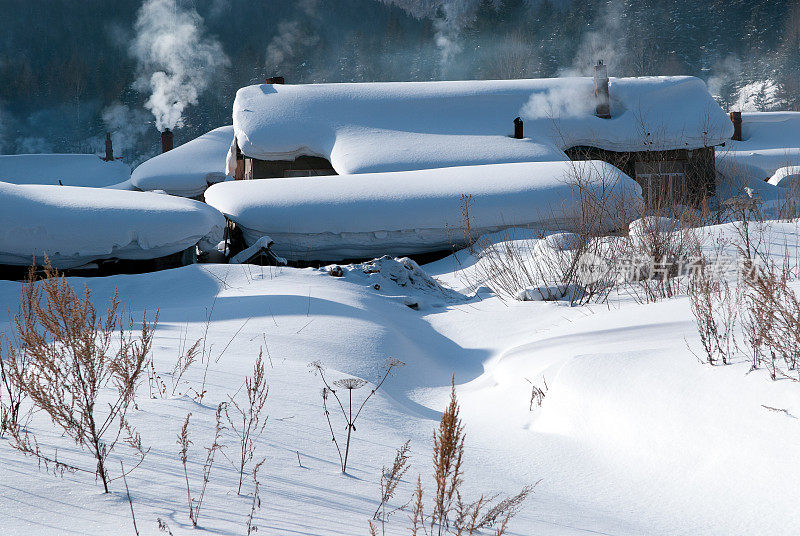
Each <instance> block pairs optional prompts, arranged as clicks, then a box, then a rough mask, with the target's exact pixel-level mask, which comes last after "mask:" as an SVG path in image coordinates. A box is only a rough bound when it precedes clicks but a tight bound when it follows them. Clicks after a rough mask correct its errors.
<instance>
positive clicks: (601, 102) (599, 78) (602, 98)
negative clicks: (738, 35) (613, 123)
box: [594, 60, 611, 119]
mask: <svg viewBox="0 0 800 536" xmlns="http://www.w3.org/2000/svg"><path fill="white" fill-rule="evenodd" d="M594 98H595V103H596V104H595V106H596V107H595V115H596V116H597V117H600V118H602V119H610V118H611V99H610V97H609V93H608V71H607V70H606V66H605V65H604V64H603V60H598V61H597V65H595V66H594Z"/></svg>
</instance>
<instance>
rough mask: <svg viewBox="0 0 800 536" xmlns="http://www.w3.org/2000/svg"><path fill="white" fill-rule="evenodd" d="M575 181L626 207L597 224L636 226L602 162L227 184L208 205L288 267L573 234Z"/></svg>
mask: <svg viewBox="0 0 800 536" xmlns="http://www.w3.org/2000/svg"><path fill="white" fill-rule="evenodd" d="M576 174H578V175H580V176H581V177H582V178H583V179H584V181H585V182H584V183H583V188H584V189H583V192H585V193H588V192H589V191H592V192H594V195H595V198H596V199H600V198H605V199H608V200H623V201H625V200H628V201H629V202H622V203H620V204H621V205H622V206H624V207H628V208H630V209H632V210H631V213H630V214H620V213H618V212H616V211H614V209H613V208H612V207H613V206H616V203H609V213H608V214H604V215H602V217H600V216H598V222H597V223H598V225H600V226H603V227H604V228H605V229H606V230H612V229H618V228H620V227H621V226H622V225H624V224H626V223H628V222H629V221H630V220H631V219H633V218H634V217H635V214H634V213H633V212H634V211H635V207H636V206H638V203H640V202H641V188H640V187H639V185H638V184H636V183H635V182H634V181H633V180H632V179H631V178H630V177H628V176H626V175H625V174H624V173H622V172H621V171H619V169H617V168H615V167H614V166H612V165H610V164H608V163H606V162H599V161H586V162H568V161H559V162H518V163H509V164H486V165H478V166H455V167H444V168H434V169H421V170H413V171H395V172H383V173H364V174H350V175H341V176H338V177H333V178H329V179H324V178H319V177H301V178H276V179H271V180H252V181H227V182H223V183H219V184H215V185H213V186H211V187H210V188H209V189H208V190H207V191H206V194H205V198H206V202H207V203H208V204H209V205H211V206H213V207H214V208H216V209H218V210H219V211H220V212H222V213H223V214H224V215H225V216H226V217H227V218H228V219H229V221H231V222H234V223H235V229H236V230H237V232H238V231H241V233H242V238H243V239H244V245H246V246H254V245H256V244H258V242H259V240H262V242H266V243H269V242H274V244H273V246H272V251H273V252H275V253H276V254H277V255H280V256H282V257H286V258H288V259H289V260H292V261H342V260H344V259H364V258H374V257H376V256H381V255H414V254H421V253H433V252H441V251H444V250H450V249H451V248H452V247H461V246H464V245H466V244H469V243H470V242H471V241H472V240H474V239H476V238H477V237H479V236H481V235H484V234H488V233H491V232H494V231H498V230H501V229H506V228H510V227H525V228H528V229H532V230H536V231H543V232H546V231H548V230H554V229H558V230H563V231H573V230H576V229H575V228H574V226H575V224H576V222H578V221H580V220H579V218H578V217H577V214H579V211H580V204H581V202H582V201H583V199H584V197H583V195H582V192H581V189H580V188H576V184H575V182H574V180H575V175H576ZM622 220H624V221H622ZM265 236H268V237H269V240H263V237H265Z"/></svg>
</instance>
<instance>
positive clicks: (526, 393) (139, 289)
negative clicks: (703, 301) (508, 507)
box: [0, 224, 800, 536]
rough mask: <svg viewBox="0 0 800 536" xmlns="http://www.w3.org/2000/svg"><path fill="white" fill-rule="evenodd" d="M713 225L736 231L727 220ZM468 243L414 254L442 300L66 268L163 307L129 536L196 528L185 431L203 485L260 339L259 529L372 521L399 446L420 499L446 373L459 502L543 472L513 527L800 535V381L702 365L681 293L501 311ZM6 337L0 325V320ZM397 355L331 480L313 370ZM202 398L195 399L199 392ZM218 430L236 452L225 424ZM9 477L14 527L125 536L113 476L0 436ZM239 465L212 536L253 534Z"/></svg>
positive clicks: (345, 277) (401, 282) (331, 452)
mask: <svg viewBox="0 0 800 536" xmlns="http://www.w3.org/2000/svg"><path fill="white" fill-rule="evenodd" d="M710 232H713V233H714V234H715V236H728V237H732V236H735V231H734V229H732V228H731V226H730V225H727V226H722V227H717V228H711V231H710ZM768 236H770V237H772V239H771V240H770V241H769V243H768V244H767V245H768V246H769V248H771V249H770V251H771V253H772V255H773V256H774V258H776V259H777V258H781V257H786V258H789V259H791V262H792V263H795V262H796V258H797V256H796V255H794V253H793V252H794V251H796V247H797V246H798V244H799V243H800V239H799V237H800V232H798V228H797V226H796V225H795V224H782V225H780V226H776V227H775V231H774V232H772V233H770V234H769V235H768ZM712 242H713V240H712ZM787 252H788V253H787ZM470 255H471V254H469V253H468V252H462V254H461V257H460V258H459V259H456V258H454V257H448V258H446V259H443V260H441V261H438V262H437V263H435V264H432V265H427V266H423V269H424V270H425V271H427V272H428V273H429V274H430V275H433V276H436V277H437V278H438V279H439V280H440V281H441V282H443V283H444V284H445V285H446V286H449V287H450V290H447V289H443V288H440V287H438V286H437V285H436V284H432V283H431V281H430V280H429V279H428V278H427V277H425V276H424V275H423V274H422V273H421V272H418V271H417V268H415V266H414V265H413V264H410V263H406V264H403V263H394V262H389V260H383V261H381V262H379V263H373V264H370V265H360V266H346V267H343V269H342V270H341V277H332V276H331V275H330V274H329V272H328V271H327V270H325V269H292V268H269V267H258V266H250V265H195V266H188V267H185V268H180V269H176V270H168V271H164V272H159V273H154V274H146V275H135V276H115V277H108V278H96V279H75V278H73V279H71V280H70V281H71V283H72V284H73V285H74V286H76V288H82V287H83V285H87V286H88V287H89V288H90V289H91V290H92V291H93V293H94V294H93V296H94V300H95V302H96V303H98V304H100V305H102V304H103V303H104V302H105V300H107V299H108V297H109V296H110V295H112V294H113V292H114V290H115V289H117V290H118V291H119V293H120V297H121V298H122V299H123V300H125V301H126V302H127V301H130V303H131V306H132V308H133V310H134V316H135V317H137V315H140V314H141V313H142V311H144V310H147V311H148V312H149V315H150V316H151V317H152V316H153V314H154V312H155V311H156V309H158V310H159V327H158V330H157V333H156V340H155V347H154V358H155V369H156V371H157V373H158V374H159V375H160V376H161V378H162V379H163V380H164V381H165V383H166V385H167V386H168V390H169V392H168V394H167V396H166V397H165V398H163V399H162V398H160V397H158V396H156V397H155V398H153V399H149V398H148V388H147V382H146V381H145V383H144V385H143V386H142V388H141V389H140V391H139V394H138V397H137V408H136V409H135V410H132V411H131V413H130V415H129V417H130V420H131V422H132V423H133V424H134V425H135V426H136V427H137V428H138V429H139V431H140V432H141V434H142V440H143V442H144V444H145V446H149V447H151V451H150V454H149V455H148V457H147V458H146V459H145V462H144V464H143V465H142V467H140V468H139V469H138V470H137V471H136V472H134V473H133V474H132V475H131V476H129V477H128V485H129V487H130V492H131V497H132V500H133V507H134V510H135V512H136V519H137V523H138V527H139V530H140V532H141V534H159V532H158V528H157V519H158V518H161V519H162V520H163V521H164V522H166V523H167V524H168V525H169V528H170V530H171V531H172V533H173V534H175V535H176V536H177V535H179V534H199V533H202V532H200V531H199V530H194V529H192V528H191V523H190V521H189V518H188V515H187V507H186V490H185V484H184V476H183V471H182V468H181V465H180V461H179V448H180V447H179V445H178V444H176V439H177V434H178V432H179V431H180V428H181V425H182V423H183V420H184V418H185V416H186V414H187V413H192V417H191V426H190V434H191V440H192V441H193V444H192V445H191V448H190V451H189V459H190V463H189V468H190V475H189V476H190V479H191V481H192V485H193V486H195V485H199V479H200V473H201V471H202V463H203V461H204V460H205V451H204V450H203V447H204V446H208V445H210V442H211V440H212V436H213V424H214V413H215V407H216V405H217V403H219V402H221V401H226V400H228V396H234V397H236V396H241V395H242V393H241V391H240V389H241V387H242V384H243V381H244V378H245V376H246V375H249V374H250V371H251V369H252V365H253V362H254V360H255V359H256V357H257V356H258V353H259V349H260V348H263V350H264V359H265V361H266V362H267V379H268V382H269V385H270V393H269V398H268V402H267V411H268V413H269V421H268V423H267V427H266V429H265V432H264V434H263V436H262V437H261V438H260V440H259V441H258V442H257V451H256V452H257V457H259V458H260V457H262V456H263V457H265V458H266V462H265V464H264V465H263V467H262V470H261V474H260V477H259V478H260V480H261V492H260V493H261V499H262V505H263V506H262V508H261V509H260V510H258V511H257V512H256V516H255V523H256V525H258V527H259V533H262V534H276V535H277V534H306V535H333V534H339V535H350V534H366V533H368V529H367V520H368V519H369V518H370V517H371V516H372V513H373V512H374V510H375V508H376V506H377V503H378V496H379V489H378V481H379V479H380V473H381V467H382V466H384V465H388V464H390V462H391V458H392V457H393V454H394V450H395V449H396V448H397V447H399V446H400V445H401V444H402V443H403V442H404V441H406V440H407V439H411V442H412V443H411V445H412V459H411V462H412V467H411V470H410V471H409V473H408V475H407V476H406V478H405V479H404V481H403V482H402V483H401V485H400V487H399V489H398V492H397V498H396V499H395V501H394V502H395V506H401V505H402V504H404V503H405V502H406V501H407V500H409V499H410V498H411V495H412V493H413V487H414V484H415V479H416V475H417V474H421V475H422V476H423V484H424V485H425V486H426V489H428V490H430V488H431V486H432V481H431V474H430V466H431V464H430V456H431V431H432V429H433V428H434V427H435V425H436V424H437V422H438V419H439V416H440V413H439V412H440V411H441V410H442V409H443V408H444V405H445V402H446V399H447V394H448V386H449V382H450V377H451V374H455V381H456V384H457V391H458V395H459V397H460V401H461V404H462V417H463V419H464V423H465V425H466V432H467V439H466V441H467V443H466V449H467V450H466V459H465V464H466V467H465V470H466V479H465V480H466V482H465V492H466V493H467V494H468V495H469V496H470V497H473V498H477V496H478V495H479V494H480V493H488V494H492V493H496V492H505V493H510V492H516V491H517V490H519V488H521V487H522V486H523V485H525V484H531V483H535V482H537V481H540V480H541V482H539V484H538V485H537V486H536V488H535V494H534V495H533V497H532V498H531V499H530V500H529V501H528V502H527V503H526V505H525V508H524V509H523V510H522V512H521V514H520V515H519V517H518V518H516V519H515V520H514V522H513V523H512V530H511V533H512V534H519V535H523V534H543V535H547V536H552V535H581V534H613V535H640V534H652V535H656V534H659V535H660V534H664V535H667V534H669V535H675V534H682V535H699V534H703V535H706V534H707V535H716V534H748V535H753V534H763V535H779V534H786V535H789V534H796V533H797V532H798V530H800V513H798V510H797V508H796V504H795V503H796V498H795V492H796V490H797V489H798V485H800V469H799V468H798V467H800V466H798V465H797V464H796V463H794V462H793V461H794V460H795V459H796V458H797V456H798V445H800V428H799V427H798V425H797V418H796V417H798V416H800V390H799V389H798V386H797V384H796V383H795V382H791V381H778V382H773V381H771V380H769V378H768V376H767V374H766V372H764V371H763V370H759V371H755V372H751V373H748V364H747V363H746V362H744V359H742V360H741V361H742V362H739V363H737V364H733V365H729V366H725V367H710V366H708V365H703V364H700V363H699V362H698V359H697V358H696V357H695V356H694V355H693V353H692V350H695V351H696V350H697V345H698V341H697V331H696V328H695V325H694V319H693V317H692V315H691V313H690V304H689V299H688V298H687V297H685V296H683V297H678V298H675V299H671V300H665V301H661V302H658V303H654V304H638V303H636V302H635V301H634V300H631V299H630V298H626V297H620V296H616V297H612V298H611V299H610V300H609V304H608V305H592V306H585V307H569V306H567V305H566V304H565V303H563V302H518V301H513V300H511V301H509V300H505V301H504V300H501V299H500V298H498V297H496V296H493V295H492V294H491V293H490V292H489V291H488V290H487V289H486V287H485V286H479V287H478V288H477V292H475V291H474V290H469V289H470V288H472V289H474V288H475V287H474V285H473V284H472V283H473V280H472V278H471V277H470V276H469V274H468V273H466V272H465V270H468V268H469V266H470V263H471V262H473V261H471V260H470ZM404 270H405V272H404ZM337 272H338V271H337V270H334V271H333V273H334V275H339V273H337ZM19 291H20V285H19V284H18V283H13V282H0V304H2V306H3V307H4V308H5V307H9V308H11V309H12V310H14V308H15V306H16V303H17V298H18V294H19ZM456 291H460V292H461V293H458V292H456ZM412 306H415V307H412ZM207 322H208V325H206V323H207ZM7 329H10V325H9V324H8V323H7V322H4V323H2V324H0V330H7ZM206 330H207V333H208V340H207V346H206V354H207V358H206V359H205V361H204V362H198V363H197V364H195V365H194V366H193V367H192V368H190V369H189V371H188V372H187V373H186V374H185V375H184V377H183V379H182V380H181V381H179V382H177V385H176V389H175V394H174V395H173V394H172V379H171V377H170V373H169V372H170V371H171V370H172V369H173V367H174V365H175V360H176V357H177V355H178V354H179V353H180V352H181V348H184V347H185V346H186V342H185V341H189V343H191V342H192V341H193V340H195V339H197V338H199V337H201V336H202V335H203V333H205V332H206ZM390 356H391V357H394V358H397V359H401V360H402V361H404V362H405V363H406V366H404V367H401V368H400V369H398V370H397V372H396V374H394V375H393V376H392V377H390V378H389V379H388V380H387V381H386V383H385V384H384V386H383V387H382V388H381V390H380V391H378V393H377V394H376V396H375V397H373V399H372V400H371V401H370V402H369V404H368V405H367V406H366V409H365V411H364V414H363V415H362V417H360V419H361V420H360V421H359V424H358V428H357V431H356V432H355V433H354V440H353V444H352V447H351V448H352V451H351V453H350V455H351V461H350V465H349V469H348V473H349V474H348V475H347V476H345V475H342V474H341V472H340V468H339V459H338V457H337V454H336V451H335V448H334V446H333V445H332V444H331V441H330V431H329V430H328V424H327V422H326V420H325V417H324V415H323V410H322V400H321V396H320V389H321V387H322V384H321V381H320V379H319V377H317V376H315V375H314V374H313V373H312V372H310V370H309V368H308V367H307V364H308V363H309V362H311V361H316V360H318V361H320V362H322V363H324V364H325V365H326V366H327V367H329V375H330V376H331V377H332V378H334V379H335V378H338V377H341V376H344V375H355V376H358V377H360V378H364V379H367V380H369V381H371V382H375V381H377V379H378V378H379V373H380V370H381V364H382V363H383V362H384V360H385V359H386V358H387V357H390ZM545 384H546V392H545V396H544V399H543V401H542V404H541V406H540V407H539V406H537V405H536V404H533V405H531V401H530V398H531V386H532V385H535V386H537V387H540V388H543V389H545ZM367 389H368V388H366V387H365V388H363V389H362V391H361V392H359V391H356V392H355V393H356V395H355V396H358V395H366V394H367ZM203 390H205V392H206V393H205V396H204V398H203V400H202V402H200V401H199V400H198V397H197V395H196V394H195V393H196V392H202V391H203ZM237 393H238V394H237ZM355 396H354V398H355ZM770 408H772V409H770ZM338 424H339V423H338V421H334V426H337V427H338ZM30 426H31V429H32V430H34V431H35V432H36V433H37V435H38V437H39V440H40V442H41V445H42V447H43V448H50V447H57V448H58V451H59V456H60V457H62V458H63V459H69V460H76V459H78V456H79V453H78V452H77V451H76V448H75V447H74V445H73V444H71V443H70V442H69V441H68V440H66V439H64V438H62V437H59V434H57V433H53V432H52V428H51V426H50V425H49V423H48V421H47V419H46V418H45V417H44V416H43V415H41V414H37V415H34V417H33V419H32V421H31V423H30ZM337 432H338V429H337ZM223 442H224V443H226V444H227V445H228V447H227V455H228V456H233V455H234V451H235V448H236V446H235V445H234V444H233V439H232V437H231V434H230V431H227V432H224V433H223ZM120 452H124V451H120ZM83 459H84V460H85V458H83ZM125 461H126V466H127V465H128V464H129V463H132V459H130V458H127V457H126V458H125ZM114 463H117V462H116V461H115V462H114ZM0 467H2V468H3V470H2V471H0V490H2V497H3V500H2V508H0V526H2V527H3V532H4V534H108V533H112V532H113V533H132V524H131V516H130V509H129V508H130V507H129V505H128V502H127V498H126V495H125V492H124V486H123V484H122V483H121V482H119V481H116V482H113V483H112V493H111V494H110V495H103V494H102V492H101V491H102V487H100V486H99V484H97V483H95V482H94V480H93V479H92V478H91V476H87V475H83V474H65V475H64V476H63V478H56V477H53V476H51V475H48V474H45V471H44V470H41V469H39V468H37V463H36V462H35V460H33V459H29V458H24V457H22V456H21V455H19V454H18V453H16V452H14V451H12V450H11V449H10V448H9V447H8V446H7V445H6V444H5V443H0ZM117 469H118V467H117ZM237 477H238V474H237V472H236V471H235V470H234V469H233V468H232V466H231V464H230V463H229V462H228V461H227V460H226V459H225V458H224V457H219V459H218V460H217V463H216V464H215V466H214V468H213V470H212V473H211V480H210V483H209V487H208V490H207V492H206V497H205V506H204V507H203V512H202V514H201V516H200V524H199V525H200V528H202V529H203V530H204V531H207V532H208V533H211V532H215V533H219V534H245V533H246V528H245V523H246V519H247V515H248V513H249V512H250V508H251V502H252V497H251V496H249V494H250V493H252V483H249V482H247V481H246V483H245V487H244V493H245V496H241V497H240V496H237V495H236V482H237ZM407 526H408V522H407V519H406V514H405V513H402V512H400V513H397V514H395V515H394V516H393V517H392V518H390V523H389V524H388V525H387V527H386V529H387V534H397V535H401V534H408V533H409V532H408V530H407Z"/></svg>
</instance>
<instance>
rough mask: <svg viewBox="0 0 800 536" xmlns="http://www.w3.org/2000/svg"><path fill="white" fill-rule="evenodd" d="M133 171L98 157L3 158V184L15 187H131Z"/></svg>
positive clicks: (0, 173) (0, 163)
mask: <svg viewBox="0 0 800 536" xmlns="http://www.w3.org/2000/svg"><path fill="white" fill-rule="evenodd" d="M130 176H131V169H130V168H129V167H128V165H127V164H124V163H123V162H120V161H119V160H103V159H102V158H100V157H99V156H97V155H94V154H15V155H0V181H2V182H7V183H11V184H50V185H59V184H60V185H63V186H90V187H94V188H101V187H109V186H110V187H116V188H126V187H128V184H129V183H128V182H127V181H128V179H130Z"/></svg>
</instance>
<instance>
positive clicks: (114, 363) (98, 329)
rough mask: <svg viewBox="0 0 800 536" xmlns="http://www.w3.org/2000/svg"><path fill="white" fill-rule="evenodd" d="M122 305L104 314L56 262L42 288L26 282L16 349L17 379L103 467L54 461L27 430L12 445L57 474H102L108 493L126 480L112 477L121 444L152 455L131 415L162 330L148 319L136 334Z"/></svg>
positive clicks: (11, 352) (114, 303)
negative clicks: (155, 336) (110, 467)
mask: <svg viewBox="0 0 800 536" xmlns="http://www.w3.org/2000/svg"><path fill="white" fill-rule="evenodd" d="M119 305H120V302H119V299H118V297H117V295H116V293H115V294H114V296H113V297H112V298H111V300H110V303H109V306H108V309H107V310H106V313H105V315H100V314H99V313H98V312H97V310H96V309H95V307H94V305H93V304H92V302H91V293H90V291H89V290H88V288H87V289H85V290H84V292H83V296H82V297H81V296H79V295H78V294H77V293H76V292H75V291H74V290H73V289H72V287H71V286H70V285H69V283H67V281H66V279H65V278H64V277H63V276H61V275H60V274H58V273H57V272H56V271H55V270H54V269H53V268H52V267H51V266H49V263H48V264H47V266H46V267H45V278H44V279H43V280H41V281H40V282H38V283H37V282H35V281H34V280H33V278H32V277H29V278H28V280H27V281H26V282H25V283H24V284H23V290H22V297H21V300H20V311H19V312H18V313H17V314H16V315H15V316H14V320H13V321H14V329H15V336H16V339H17V340H18V341H19V343H17V344H9V347H8V363H9V367H8V371H7V373H8V374H9V375H10V378H11V381H12V382H13V383H14V384H15V385H16V386H17V388H18V389H19V390H20V391H21V392H23V393H24V394H25V395H26V396H27V397H28V398H29V399H30V400H31V401H32V403H33V405H34V406H35V407H36V408H37V409H39V410H41V411H44V412H45V413H46V414H47V416H48V417H50V420H51V422H52V423H53V424H54V425H55V426H56V427H57V428H59V429H61V430H62V431H63V432H64V434H65V435H66V436H67V437H69V438H70V439H72V440H73V441H74V442H75V444H76V445H78V446H79V447H80V448H81V449H82V450H86V451H88V452H89V453H90V454H91V455H92V457H93V459H94V462H95V468H94V469H93V470H90V469H87V468H85V467H82V466H78V465H76V464H73V463H65V462H63V461H61V460H58V458H57V456H56V455H53V456H49V455H46V454H45V453H43V452H42V451H41V450H40V448H39V443H38V441H37V440H36V437H35V436H34V435H33V433H31V432H30V431H29V430H27V429H26V430H23V429H21V428H20V427H15V428H12V429H11V444H12V446H13V447H14V448H16V449H17V450H19V451H20V452H22V453H24V454H27V455H32V456H35V457H36V458H38V459H39V461H40V462H41V463H44V464H45V466H51V467H53V468H54V470H56V471H61V472H63V471H64V470H68V471H82V472H88V473H93V474H95V475H96V476H97V477H98V478H99V479H100V480H101V481H102V483H103V489H104V491H105V492H106V493H108V484H109V482H111V481H112V480H116V478H119V476H117V477H115V478H111V477H110V476H109V471H108V465H107V459H108V456H109V455H110V454H111V453H112V452H113V451H114V449H115V447H116V446H117V444H118V443H119V441H120V439H122V440H123V442H124V443H126V444H127V445H128V446H130V447H131V448H133V449H134V450H135V451H136V452H137V454H138V455H139V457H140V459H139V463H141V460H143V459H144V456H145V454H146V451H145V450H144V449H143V448H142V445H141V439H140V437H139V435H138V434H137V433H136V432H135V430H134V429H133V427H132V426H131V425H130V424H129V423H128V421H127V420H126V414H127V411H128V408H129V407H130V405H131V404H132V403H133V402H134V395H135V393H136V388H137V385H138V383H139V378H140V375H141V373H142V371H143V370H144V368H145V366H146V362H147V358H148V356H149V353H150V348H151V346H152V341H153V332H154V325H155V322H154V323H153V324H149V323H148V322H147V320H146V318H144V317H143V319H142V327H141V332H140V333H139V335H138V336H134V335H133V326H134V322H133V318H132V317H130V316H129V315H128V318H127V319H126V318H125V314H124V313H123V311H122V310H121V309H120V307H119ZM157 319H158V313H156V321H157ZM23 363H26V364H23ZM136 467H138V464H137V465H136V466H135V467H134V469H135V468H136Z"/></svg>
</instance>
